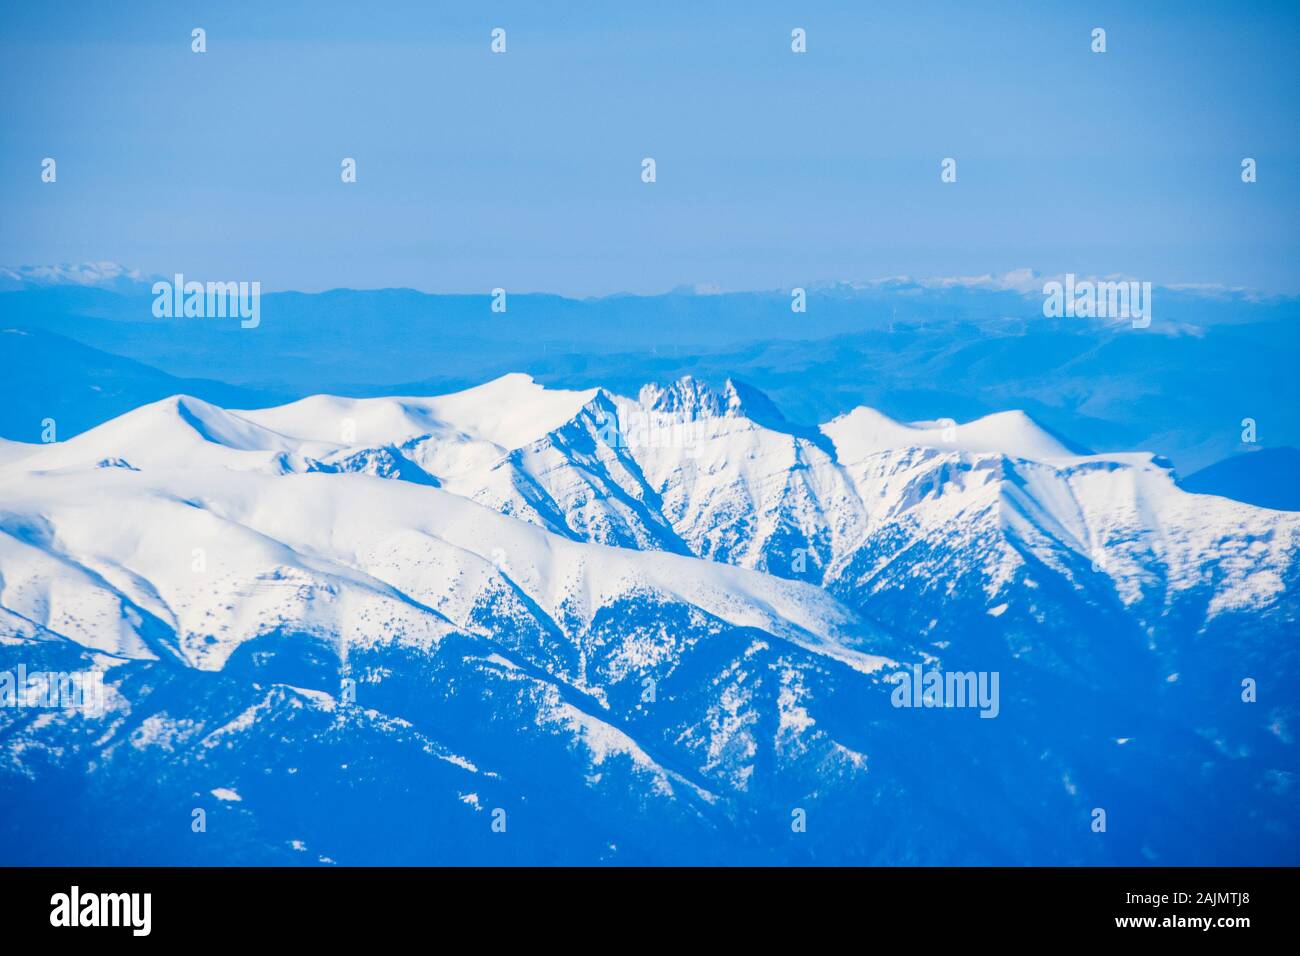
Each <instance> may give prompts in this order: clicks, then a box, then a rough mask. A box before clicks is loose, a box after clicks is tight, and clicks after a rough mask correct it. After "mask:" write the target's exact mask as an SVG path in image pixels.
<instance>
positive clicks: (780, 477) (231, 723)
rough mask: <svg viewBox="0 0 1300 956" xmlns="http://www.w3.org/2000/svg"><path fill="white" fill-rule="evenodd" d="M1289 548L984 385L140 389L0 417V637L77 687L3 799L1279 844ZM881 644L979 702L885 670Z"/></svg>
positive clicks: (575, 823)
mask: <svg viewBox="0 0 1300 956" xmlns="http://www.w3.org/2000/svg"><path fill="white" fill-rule="evenodd" d="M1298 552H1300V514H1296V513H1290V512H1279V511H1270V510H1267V509H1262V508H1255V507H1252V506H1249V505H1245V504H1241V503H1239V502H1234V501H1230V500H1228V499H1224V498H1216V497H1212V496H1207V495H1193V494H1189V493H1187V492H1185V491H1183V490H1181V489H1179V488H1178V487H1177V485H1176V484H1175V481H1174V476H1173V474H1172V471H1171V469H1170V467H1169V465H1168V463H1167V462H1164V461H1162V460H1161V459H1158V458H1155V457H1153V456H1151V455H1148V454H1142V453H1135V452H1134V453H1117V454H1094V453H1091V452H1088V451H1087V450H1086V449H1081V448H1078V447H1076V446H1073V445H1072V444H1071V443H1070V442H1069V441H1068V439H1065V438H1063V437H1061V436H1058V435H1055V434H1053V433H1051V432H1049V431H1047V430H1045V429H1043V428H1041V427H1039V426H1038V425H1037V424H1036V423H1035V422H1033V421H1032V420H1031V419H1030V418H1028V417H1027V416H1025V415H1023V414H1021V413H1019V412H1004V413H999V414H995V415H990V416H987V417H985V418H981V419H979V420H976V421H973V422H967V423H963V424H958V423H956V422H952V421H940V422H922V423H901V422H895V421H892V420H890V419H888V418H886V417H885V416H883V415H881V414H879V413H878V412H876V411H873V410H871V409H868V408H858V409H855V410H854V411H852V412H850V413H848V414H846V415H843V416H841V417H839V418H837V419H835V420H834V421H832V422H828V423H826V424H824V425H822V426H821V427H820V428H819V429H813V428H807V427H803V426H799V425H795V424H793V423H790V422H788V421H786V420H785V419H784V418H783V417H782V415H781V413H780V411H779V410H778V409H777V408H776V407H775V406H774V405H773V404H772V403H771V402H770V401H769V400H768V399H767V398H766V397H765V396H764V395H762V394H761V393H759V392H757V391H755V390H754V389H752V388H749V387H747V386H745V385H744V384H742V383H736V382H728V383H727V384H726V386H725V387H724V388H722V389H720V390H716V391H715V390H713V389H711V388H709V387H707V386H705V385H704V384H703V383H700V382H697V381H693V380H691V379H683V380H681V381H678V382H674V383H671V384H668V385H648V386H646V387H645V388H643V389H642V390H641V391H640V393H639V394H638V395H636V396H635V397H628V396H622V395H617V394H613V393H610V392H608V391H606V390H603V389H591V390H587V391H562V390H551V389H544V388H542V387H541V386H540V385H537V384H536V383H535V382H533V381H532V380H531V379H529V378H528V377H527V376H523V375H508V376H505V377H503V378H500V379H497V380H495V381H492V382H488V383H486V384H484V385H482V386H479V387H477V388H473V389H469V390H467V391H464V392H460V393H456V394H452V395H444V396H437V397H432V398H429V397H399V398H376V399H344V398H337V397H332V396H315V397H312V398H308V399H304V400H302V401H299V402H295V403H292V404H290V405H284V406H280V407H276V408H265V409H257V410H231V409H223V408H220V407H218V406H215V405H212V404H210V403H207V402H204V401H201V400H199V399H195V398H191V397H187V396H176V397H173V398H169V399H166V400H164V401H161V402H156V403H154V404H151V405H146V406H143V407H141V408H138V409H135V410H134V411H132V412H129V413H127V414H125V415H122V416H120V417H119V418H116V419H113V420H112V421H109V422H107V423H105V424H103V425H101V426H99V427H97V428H94V429H91V430H90V431H88V432H85V433H83V434H81V435H78V436H76V437H74V438H72V439H70V440H68V441H65V442H62V443H57V444H50V445H22V444H19V443H13V442H6V443H4V444H3V445H0V670H4V669H6V668H9V669H12V668H16V667H17V666H18V664H19V663H22V664H24V666H25V667H26V668H27V670H28V671H38V670H51V671H68V670H76V669H82V668H86V667H94V668H98V669H102V670H103V671H104V673H105V680H106V683H107V687H108V695H107V701H108V706H107V707H106V709H105V711H104V713H103V714H100V715H89V716H88V715H82V714H72V713H69V712H66V711H58V710H39V709H31V708H28V709H14V708H4V709H0V800H5V801H7V802H8V803H9V804H10V805H11V806H13V807H15V808H18V809H20V810H21V814H15V815H13V817H12V819H13V821H14V822H13V823H12V824H10V823H9V822H8V821H6V822H5V823H4V824H3V825H0V831H4V832H7V828H8V827H10V826H13V827H17V826H18V825H19V823H18V821H19V820H20V819H22V820H23V821H26V825H30V822H31V820H33V819H36V820H46V821H49V822H51V823H52V822H53V821H54V820H56V819H58V818H60V817H66V816H67V815H68V814H75V813H81V812H85V811H86V810H87V809H88V808H89V807H91V806H94V807H96V813H104V812H108V813H113V814H119V813H126V812H127V810H126V807H127V803H124V802H123V801H124V800H127V798H126V797H124V796H123V795H124V794H127V793H131V794H134V795H135V796H134V797H133V799H136V800H137V803H143V805H145V806H147V807H148V808H150V810H151V813H150V814H149V820H148V822H138V823H136V824H132V825H131V826H127V827H126V830H125V831H121V832H119V835H118V836H117V837H113V838H110V837H106V836H104V835H103V834H102V833H100V832H99V831H98V830H89V829H86V828H75V829H74V830H72V831H67V832H68V833H69V836H68V840H67V843H66V845H65V846H63V847H61V848H60V853H61V855H63V856H65V857H66V858H67V859H70V860H71V859H76V860H95V861H99V862H126V861H158V862H163V861H177V862H187V861H199V860H209V861H220V862H230V861H232V859H241V860H242V859H246V860H250V861H270V860H293V859H302V860H304V861H307V862H311V861H319V860H322V859H328V860H336V861H339V862H362V861H367V862H431V861H461V862H476V861H532V862H541V861H549V862H555V861H568V862H597V861H608V862H628V861H651V862H740V861H807V862H850V861H854V862H883V863H898V862H967V863H970V862H984V863H1026V862H1036V863H1052V862H1071V863H1077V862H1144V861H1150V862H1221V861H1225V860H1241V861H1243V862H1258V861H1259V860H1261V859H1263V858H1267V859H1270V860H1273V859H1276V860H1279V861H1283V860H1290V861H1292V862H1293V861H1294V857H1295V854H1296V851H1297V846H1298V845H1300V844H1298V842H1297V841H1298V836H1297V823H1298V821H1297V819H1296V815H1295V811H1294V800H1293V798H1292V797H1291V796H1289V791H1290V788H1291V787H1292V786H1293V784H1294V779H1295V774H1296V771H1297V766H1296V763H1297V761H1296V757H1295V752H1294V743H1293V737H1292V734H1293V729H1292V728H1293V727H1294V725H1295V719H1296V712H1295V705H1294V694H1291V693H1289V692H1288V686H1291V687H1293V686H1294V680H1295V679H1296V678H1297V677H1298V676H1300V674H1297V670H1298V669H1297V667H1296V657H1295V649H1294V633H1295V621H1296V601H1295V598H1294V594H1295V593H1296V589H1295V585H1296V576H1297V553H1298ZM913 665H918V666H925V667H928V668H935V667H942V668H944V669H946V670H962V671H978V672H982V673H994V672H995V673H997V674H999V675H1000V676H1001V685H1000V686H1001V693H1002V698H1001V703H1000V708H999V714H998V719H996V720H982V719H978V717H977V715H976V714H974V713H970V712H961V711H945V710H944V709H942V708H941V709H940V710H938V711H933V710H924V709H922V710H911V709H906V708H898V707H895V706H891V702H892V700H893V691H894V684H893V681H895V680H896V679H898V678H899V676H900V675H902V674H906V673H910V672H911V668H912V666H913ZM1246 679H1250V680H1252V681H1255V682H1257V683H1258V685H1259V688H1260V690H1259V697H1258V700H1257V701H1256V702H1254V703H1246V702H1244V701H1243V699H1242V682H1243V680H1246ZM1287 682H1290V684H1289V685H1288V683H1287ZM972 717H975V718H976V719H974V720H971V719H968V718H972ZM1171 788H1172V789H1171ZM1193 791H1194V796H1193V795H1192V792H1193ZM214 793H219V794H222V795H228V794H232V793H233V794H236V795H238V799H233V798H229V797H228V796H225V797H218V796H214ZM1096 807H1104V808H1108V812H1109V813H1110V814H1111V818H1112V819H1113V820H1115V821H1116V822H1115V824H1114V825H1113V827H1112V829H1111V830H1110V831H1109V832H1108V833H1106V834H1097V833H1094V832H1092V830H1091V829H1090V827H1089V824H1090V822H1091V817H1090V813H1091V811H1092V810H1093V809H1094V808H1096ZM194 809H204V810H205V812H207V813H209V815H210V816H211V817H212V818H214V819H213V825H212V826H210V827H209V828H208V829H207V830H206V831H205V832H204V833H202V834H195V833H193V831H192V830H191V828H190V819H191V813H192V811H193V810H194ZM496 811H501V813H502V816H501V818H500V819H502V820H504V821H507V822H506V823H505V824H504V826H505V832H504V833H502V832H499V831H498V830H497V829H496V828H495V827H494V826H493V824H494V823H495V822H496V821H497V819H498V816H497V813H496ZM131 812H132V813H136V814H137V815H136V816H134V817H133V818H132V819H136V820H138V812H137V811H131ZM1225 816H1227V817H1231V820H1232V822H1231V823H1225V822H1224V818H1225ZM800 820H802V821H804V824H805V825H804V826H803V827H802V828H800V827H799V826H798V825H794V824H795V823H797V822H798V821H800ZM403 821H405V822H403ZM1139 824H1140V825H1139ZM1189 827H1190V829H1191V832H1192V833H1194V835H1195V839H1191V838H1189ZM127 834H129V837H128V835H127ZM1264 835H1268V838H1269V841H1270V844H1269V846H1268V847H1267V848H1265V849H1260V848H1259V847H1258V846H1256V850H1257V851H1258V852H1255V853H1254V855H1252V854H1251V853H1250V852H1246V851H1245V850H1244V849H1243V847H1245V846H1246V845H1247V844H1246V843H1244V842H1243V841H1248V840H1250V839H1255V840H1259V839H1262V838H1263V837H1264ZM74 836H75V838H74ZM9 845H10V846H13V845H14V844H13V843H12V842H10V843H9Z"/></svg>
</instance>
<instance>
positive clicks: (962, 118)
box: [0, 0, 1300, 295]
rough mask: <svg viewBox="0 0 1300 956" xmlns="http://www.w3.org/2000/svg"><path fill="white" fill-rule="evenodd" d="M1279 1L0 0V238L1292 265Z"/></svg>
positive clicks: (598, 254) (302, 273) (824, 261)
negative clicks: (43, 164)
mask: <svg viewBox="0 0 1300 956" xmlns="http://www.w3.org/2000/svg"><path fill="white" fill-rule="evenodd" d="M544 7H546V8H549V7H554V8H555V9H543V8H544ZM1298 7H1300V5H1297V4H1293V3H1274V4H1270V3H1260V4H1249V5H1243V4H1238V3H1191V2H1183V3H1160V2H1157V3H1142V4H1132V3H1126V4H1109V3H1088V4H1077V3H1068V4H1067V3H1051V2H1042V3H1030V2H1024V3H1016V4H996V3H990V4H986V3H979V4H976V3H918V2H911V3H901V2H900V3H871V4H865V3H844V4H831V3H807V4H798V3H735V4H716V5H714V4H709V5H706V4H700V3H680V4H677V3H659V2H656V3H653V4H642V5H637V4H631V3H606V4H595V3H580V2H566V3H562V4H536V3H518V4H513V3H495V4H494V3H469V2H464V3H457V4H451V3H436V2H427V0H425V2H419V3H398V2H382V3H357V4H336V3H327V2H323V0H317V2H300V3H299V2H277V3H274V4H266V3H257V2H222V3H216V2H212V3H202V4H187V3H183V2H175V0H170V2H159V3H142V2H132V3H123V4H104V3H101V2H96V3H59V2H51V3H47V4H21V5H18V4H13V5H6V6H5V8H4V10H3V12H2V13H0V75H2V76H3V88H4V90H5V92H6V96H5V109H4V114H5V115H4V120H3V123H2V124H0V213H2V214H3V215H2V217H0V223H2V224H0V264H6V265H20V264H43V263H54V262H76V261H83V260H98V259H111V260H116V261H119V262H122V263H124V264H127V265H129V266H133V267H138V268H141V269H143V270H145V271H146V272H150V273H163V274H170V273H172V272H176V271H183V272H185V273H186V274H187V275H191V276H193V277H196V278H221V279H248V280H254V279H256V280H259V281H261V282H262V283H263V287H264V288H265V289H268V290H270V289H284V288H296V289H304V290H315V289H324V288H332V287H337V286H351V287H357V288H369V287H382V286H410V287H414V288H420V289H426V290H430V291H458V292H481V291H485V290H486V289H489V288H491V287H494V286H504V287H506V288H508V289H511V290H518V291H526V290H546V291H553V292H560V293H564V294H569V295H598V294H607V293H613V292H618V291H631V292H655V291H662V290H665V289H668V288H671V287H673V286H676V285H679V284H691V283H698V284H716V285H718V286H720V287H722V288H724V289H729V290H730V289H755V288H763V289H771V288H781V287H788V286H791V285H795V284H803V283H809V282H814V281H817V280H827V279H861V278H873V277H880V276H885V275H895V274H910V275H970V274H979V273H985V272H995V273H996V272H1003V271H1007V270H1011V269H1015V268H1019V267H1025V266H1028V267H1032V268H1035V269H1039V270H1041V271H1043V272H1046V273H1059V272H1066V271H1073V272H1077V273H1111V272H1119V273H1125V274H1128V275H1131V276H1134V277H1137V278H1140V279H1144V280H1150V281H1154V282H1157V283H1176V282H1212V283H1224V284H1228V285H1243V286H1248V287H1251V288H1256V289H1262V290H1265V291H1273V292H1288V293H1297V292H1300V271H1298V270H1297V269H1296V263H1297V262H1298V261H1300V236H1298V235H1297V228H1296V223H1297V221H1298V220H1300V215H1298V214H1300V187H1298V186H1297V182H1296V177H1297V174H1298V173H1300V129H1298V124H1300V111H1297V109H1296V97H1297V90H1300V75H1298V74H1300V68H1298V67H1297V56H1296V52H1295V51H1296V49H1297V46H1298V42H1297V41H1300V9H1298ZM1248 8H1249V9H1248ZM195 26H201V27H204V28H205V29H206V30H207V33H208V52H207V53H206V54H203V55H196V54H193V53H191V52H190V30H191V29H192V28H193V27H195ZM495 26H501V27H504V28H505V29H506V30H507V31H508V49H509V52H508V53H506V54H505V55H504V56H493V55H492V54H491V53H490V52H489V49H488V44H489V31H490V30H491V28H493V27H495ZM795 26H800V27H804V28H805V29H806V30H807V31H808V47H809V51H808V53H807V54H805V55H802V56H799V55H795V54H792V53H791V52H790V30H791V28H793V27H795ZM1095 26H1101V27H1104V28H1105V29H1106V30H1107V40H1108V52H1106V53H1105V54H1102V55H1098V54H1093V53H1092V52H1091V51H1090V49H1089V41H1090V38H1089V34H1090V31H1091V29H1092V28H1093V27H1095ZM45 156H53V157H55V158H56V159H57V161H58V164H59V165H58V177H59V178H58V182H57V183H56V184H54V185H48V184H43V183H41V182H40V161H41V159H42V157H45ZM344 156H351V157H355V158H356V160H357V162H358V173H359V176H358V178H359V181H358V182H357V183H356V184H354V185H344V184H342V183H341V182H340V181H339V163H340V160H341V159H342V158H343V157H344ZM644 156H653V157H654V158H655V159H656V161H657V163H658V182H657V183H655V184H653V185H646V184H643V183H642V182H641V181H640V161H641V159H642V157H644ZM948 156H951V157H955V158H956V159H957V161H958V181H957V183H955V184H951V185H945V184H942V183H940V181H939V163H940V161H941V160H942V159H943V158H944V157H948ZM1244 156H1251V157H1254V158H1255V159H1257V161H1258V163H1259V182H1257V183H1255V184H1253V185H1244V184H1242V183H1241V181H1240V175H1239V173H1240V162H1241V159H1242V157H1244Z"/></svg>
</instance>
